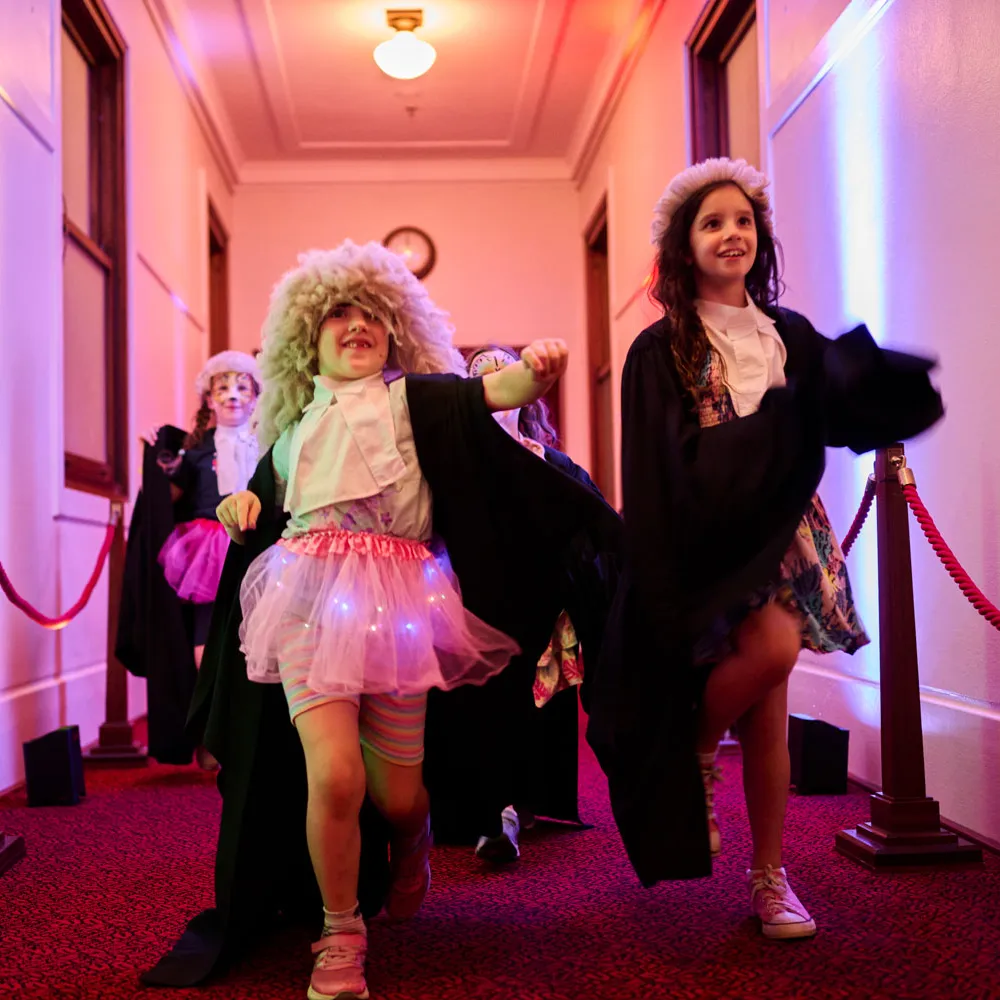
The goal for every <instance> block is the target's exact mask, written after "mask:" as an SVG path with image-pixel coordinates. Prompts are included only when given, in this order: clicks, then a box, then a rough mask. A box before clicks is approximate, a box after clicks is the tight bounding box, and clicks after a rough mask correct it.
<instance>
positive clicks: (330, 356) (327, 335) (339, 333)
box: [317, 302, 389, 379]
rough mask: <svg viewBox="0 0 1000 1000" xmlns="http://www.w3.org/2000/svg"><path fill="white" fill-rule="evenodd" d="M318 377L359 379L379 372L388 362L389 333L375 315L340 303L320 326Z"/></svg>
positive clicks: (345, 303)
mask: <svg viewBox="0 0 1000 1000" xmlns="http://www.w3.org/2000/svg"><path fill="white" fill-rule="evenodd" d="M317 352H318V354H319V373H320V375H328V376H330V377H332V378H342V379H358V378H365V377H367V376H368V375H374V374H375V373H376V372H380V371H382V369H383V368H384V367H385V364H386V361H387V360H388V358H389V333H388V331H387V330H386V328H385V324H384V323H382V321H381V320H379V319H376V317H375V315H374V313H372V312H370V311H369V310H367V309H363V308H362V307H361V306H357V305H353V304H350V303H347V302H340V303H338V304H337V305H335V306H334V307H333V309H331V310H330V313H329V315H328V316H327V317H326V319H324V320H323V322H322V323H321V324H320V328H319V338H318V341H317Z"/></svg>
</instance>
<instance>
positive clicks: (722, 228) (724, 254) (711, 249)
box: [688, 184, 757, 305]
mask: <svg viewBox="0 0 1000 1000" xmlns="http://www.w3.org/2000/svg"><path fill="white" fill-rule="evenodd" d="M688 239H689V241H690V245H691V256H692V258H693V260H694V268H695V284H696V286H697V289H698V297H699V298H702V299H710V300H715V301H725V300H727V299H732V300H733V301H731V302H729V304H730V305H742V304H743V301H744V296H745V293H744V285H745V279H746V276H747V274H748V273H749V271H750V268H751V267H753V262H754V260H755V258H756V256H757V225H756V222H755V220H754V214H753V207H752V206H751V204H750V200H749V199H748V198H747V196H746V195H745V194H744V193H743V192H742V191H741V190H740V189H739V188H738V187H737V186H736V185H735V184H726V185H724V186H722V187H719V188H716V189H715V190H714V191H711V192H709V194H708V195H706V197H705V200H704V201H703V202H702V203H701V207H700V208H699V209H698V214H697V215H696V216H695V219H694V222H693V223H692V225H691V230H690V233H689V234H688Z"/></svg>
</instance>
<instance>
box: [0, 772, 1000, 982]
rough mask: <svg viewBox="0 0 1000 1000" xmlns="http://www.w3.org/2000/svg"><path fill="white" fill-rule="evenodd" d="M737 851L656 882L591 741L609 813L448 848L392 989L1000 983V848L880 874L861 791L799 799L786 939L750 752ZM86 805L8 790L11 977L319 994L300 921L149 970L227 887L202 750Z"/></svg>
mask: <svg viewBox="0 0 1000 1000" xmlns="http://www.w3.org/2000/svg"><path fill="white" fill-rule="evenodd" d="M724 769H725V773H726V781H725V784H724V785H723V786H722V788H721V795H720V800H719V814H720V819H721V821H722V825H723V836H724V854H723V858H722V861H721V862H720V863H719V864H718V866H717V871H716V874H715V877H714V878H712V879H711V880H706V881H701V882H697V883H687V884H671V885H663V886H659V887H657V888H656V889H654V890H651V891H646V890H643V889H642V888H641V887H640V886H639V885H638V884H637V882H636V881H635V879H634V877H633V876H632V874H631V871H630V869H629V867H628V865H627V863H626V861H625V858H624V855H623V852H622V849H621V845H620V843H619V841H618V839H617V836H616V833H615V829H614V826H613V824H612V822H611V817H610V811H609V808H608V803H607V791H606V787H605V785H604V782H603V780H602V778H601V776H600V773H599V772H598V770H597V767H596V764H595V763H594V761H593V758H592V757H591V756H590V754H589V753H586V754H585V756H584V763H583V774H582V781H581V788H582V799H583V811H584V815H585V816H586V817H587V818H588V819H589V820H590V821H592V822H593V823H594V824H595V829H593V830H588V831H582V832H557V831H552V830H549V831H544V830H541V831H537V832H534V833H532V834H529V835H527V837H526V838H525V841H524V844H523V847H524V851H523V857H522V860H521V861H520V862H519V864H517V865H516V866H515V867H513V868H511V869H510V870H507V871H503V872H486V871H484V869H483V868H482V867H481V866H480V864H479V862H477V861H476V860H475V858H473V857H472V856H471V854H470V852H469V851H468V850H466V849H459V848H450V847H448V848H441V849H438V850H436V852H435V855H434V859H433V860H434V875H435V882H434V886H433V888H432V890H431V894H430V896H429V897H428V900H427V903H426V905H425V907H424V909H423V911H421V913H420V915H419V916H418V917H417V919H416V920H414V921H413V922H412V923H411V924H409V925H406V926H402V927H399V926H397V927H389V926H386V925H383V924H381V923H380V922H376V923H375V924H374V925H373V926H372V929H371V938H370V962H369V965H370V970H369V985H370V988H371V991H372V996H373V998H375V1000H431V998H433V1000H501V998H502V1000H584V998H586V1000H660V998H664V1000H665V998H671V1000H672V998H677V1000H685V998H691V1000H695V998H697V1000H707V998H726V1000H742V998H774V1000H785V998H795V1000H811V998H819V997H823V998H844V1000H848V998H849V1000H859V998H863V1000H915V998H935V1000H937V998H941V1000H945V998H947V1000H966V998H969V1000H972V998H982V1000H986V998H996V997H1000V858H997V857H995V856H990V857H989V859H988V861H987V864H986V867H985V869H984V870H982V871H978V872H976V871H962V872H951V873H946V874H915V875H896V876H875V875H872V874H869V873H867V872H865V871H862V870H861V869H859V868H857V867H856V866H855V865H854V864H852V863H851V862H849V861H847V860H845V859H843V858H841V857H840V856H839V855H837V854H836V853H834V850H833V835H834V833H835V831H836V830H838V829H840V828H841V827H843V826H848V825H852V824H853V823H854V822H856V821H857V820H858V819H863V818H865V816H866V814H867V806H866V802H865V799H864V797H863V796H861V795H848V796H841V797H828V798H802V799H793V800H792V802H791V807H790V814H789V823H788V837H787V841H788V865H789V869H790V873H791V874H792V875H793V878H794V881H793V884H794V886H795V887H796V889H797V890H798V892H799V895H800V896H801V897H802V899H803V900H804V901H805V902H806V904H807V905H808V906H809V907H810V908H811V909H812V912H813V915H814V916H815V918H816V920H817V923H818V924H819V927H820V933H819V935H818V936H817V937H816V938H815V939H814V940H812V941H804V942H796V943H786V944H781V943H776V942H768V941H765V940H764V939H762V938H761V937H760V936H759V933H758V931H757V929H756V928H755V926H754V923H753V921H752V920H751V919H750V917H749V916H748V915H747V912H746V903H745V899H744V890H743V883H742V871H743V865H744V862H745V859H746V857H747V846H748V831H747V826H746V822H745V820H744V818H743V816H742V810H741V795H740V793H739V765H738V763H737V762H736V761H735V760H733V759H731V758H730V759H727V760H726V761H724ZM87 782H88V796H87V799H86V801H85V803H83V804H81V805H80V806H77V807H72V808H62V809H30V810H29V809H28V808H26V806H25V805H24V799H23V795H20V794H14V795H11V796H8V797H7V798H6V799H4V800H0V829H6V830H7V831H8V832H17V833H21V834H23V835H24V837H25V838H26V840H27V844H28V856H27V857H26V858H25V859H24V860H22V861H21V862H19V863H18V864H17V865H16V866H15V867H14V868H13V869H11V870H10V871H9V872H8V873H7V874H6V875H4V876H2V877H0V997H4V998H10V1000H14V998H18V1000H21V998H24V1000H29V998H30V1000H41V998H66V1000H70V998H72V1000H98V998H99V1000H117V998H125V997H128V998H133V997H141V998H144V1000H152V998H157V1000H173V998H177V1000H188V998H195V997H197V998H204V1000H214V998H223V997H224V998H227V1000H272V998H273V1000H278V998H296V1000H303V998H304V997H305V985H306V982H307V979H308V973H309V968H310V956H309V948H308V941H307V939H306V938H305V937H304V936H303V935H302V933H301V932H300V931H298V930H294V931H293V930H289V931H287V932H285V933H284V935H283V936H280V937H276V938H274V939H272V940H271V941H270V942H269V943H268V944H267V946H266V947H263V948H261V949H259V950H258V951H257V952H256V953H255V954H254V955H253V956H252V957H250V958H248V959H247V960H246V961H245V962H244V963H243V964H242V965H240V966H239V967H237V968H236V969H234V970H233V971H232V972H230V974H229V975H228V977H227V978H226V979H225V980H223V981H219V982H215V983H212V984H210V985H209V986H208V987H206V988H202V989H191V990H177V991H161V990H149V989H142V988H140V986H139V983H138V980H137V974H138V972H139V971H140V970H141V969H144V968H147V967H148V966H150V965H152V964H153V962H154V961H155V960H156V959H157V957H158V956H159V955H160V954H161V953H162V952H163V951H164V950H165V949H166V948H167V947H168V945H169V944H170V943H171V942H172V941H173V940H174V939H175V938H176V937H177V936H178V935H179V934H180V932H181V930H182V928H183V926H184V924H185V922H186V920H187V918H188V917H190V916H191V915H193V914H194V913H195V912H197V911H198V910H200V909H201V908H203V907H205V906H206V905H209V904H210V902H211V881H210V878H211V864H212V853H213V850H214V838H215V824H216V819H217V813H218V804H217V798H216V792H215V788H214V785H213V783H212V780H211V779H210V778H208V777H206V776H204V775H202V774H201V773H199V772H197V771H196V770H194V769H193V768H178V767H160V766H151V767H150V768H149V769H147V770H140V771H124V772H118V773H113V772H95V771H90V772H88V775H87Z"/></svg>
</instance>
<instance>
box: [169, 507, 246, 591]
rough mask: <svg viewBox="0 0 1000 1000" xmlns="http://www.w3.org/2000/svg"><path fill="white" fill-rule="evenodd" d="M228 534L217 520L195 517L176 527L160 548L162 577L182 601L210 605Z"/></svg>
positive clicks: (225, 549)
mask: <svg viewBox="0 0 1000 1000" xmlns="http://www.w3.org/2000/svg"><path fill="white" fill-rule="evenodd" d="M228 550H229V535H227V534H226V529H225V528H223V527H222V525H221V524H219V522H218V521H210V520H209V519H208V518H205V517H199V518H197V519H196V520H194V521H185V522H184V524H178V525H177V527H176V528H174V530H173V531H172V532H171V533H170V537H169V538H168V539H167V540H166V541H165V542H164V543H163V548H162V549H160V556H159V562H160V565H161V566H162V567H163V575H164V576H165V577H166V579H167V583H169V584H170V586H171V587H173V588H174V590H176V591H177V596H178V597H179V598H180V599H181V600H182V601H191V602H192V603H193V604H211V603H212V601H214V600H215V595H216V593H217V592H218V590H219V579H220V578H221V577H222V564H223V563H224V562H225V561H226V552H227V551H228Z"/></svg>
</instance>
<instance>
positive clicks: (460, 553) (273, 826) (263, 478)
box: [142, 375, 621, 986]
mask: <svg viewBox="0 0 1000 1000" xmlns="http://www.w3.org/2000/svg"><path fill="white" fill-rule="evenodd" d="M407 397H408V402H409V410H410V418H411V422H412V425H413V434H414V441H415V444H416V449H417V457H418V461H419V462H420V467H421V470H422V472H423V475H424V477H425V478H426V479H427V481H428V483H429V485H430V489H431V494H432V497H433V503H434V532H435V534H436V535H437V536H439V537H440V538H441V539H442V540H443V541H444V543H445V545H446V546H447V549H448V555H449V558H450V560H451V564H452V567H453V569H454V571H455V574H456V575H457V577H458V579H459V581H460V584H461V591H462V599H463V603H464V604H465V606H466V607H467V608H468V609H469V610H470V611H471V612H472V613H473V614H475V615H477V616H478V617H480V618H482V619H483V620H484V621H486V622H488V623H489V624H490V625H492V626H494V627H495V628H498V629H501V630H502V631H504V632H506V633H507V634H508V635H510V636H512V637H513V638H514V639H515V640H516V641H517V642H518V643H519V644H520V646H521V648H522V650H523V651H524V656H525V657H526V658H528V659H530V658H531V657H532V656H533V657H534V660H533V661H532V662H536V661H537V659H538V657H539V656H540V654H541V653H542V651H543V650H544V648H545V645H546V643H547V642H548V638H549V636H550V634H551V631H552V625H553V623H554V622H555V620H556V617H557V616H558V614H559V612H560V611H562V610H563V608H566V609H567V610H568V611H569V612H570V615H571V617H572V618H573V621H574V622H580V623H582V626H583V627H582V628H581V629H580V630H579V631H580V640H581V644H582V645H583V646H584V648H586V649H593V650H594V651H595V655H596V652H597V650H599V648H600V640H601V636H602V634H603V623H604V620H605V618H606V615H607V610H608V606H609V603H610V592H609V589H608V588H609V583H610V581H611V580H612V577H611V576H610V575H609V574H607V573H606V572H605V568H606V567H613V566H614V565H615V561H616V559H617V554H618V547H619V545H620V541H621V533H620V522H619V520H618V517H617V515H616V514H615V513H614V512H613V511H611V510H610V508H608V507H607V505H606V504H604V503H603V501H602V500H601V499H600V498H599V497H597V496H595V495H594V494H593V493H592V492H591V491H590V490H588V489H586V488H585V487H583V486H581V485H580V484H579V483H578V482H576V481H574V480H573V479H572V478H571V477H570V476H567V475H565V474H564V473H562V472H560V471H559V470H558V469H556V468H554V467H552V466H550V465H549V464H548V463H546V462H542V461H539V459H538V458H537V456H534V455H532V454H531V453H530V452H528V451H527V450H526V449H524V448H523V447H522V446H521V445H520V444H518V443H517V442H515V441H514V440H513V439H512V438H511V437H510V436H509V435H508V434H507V433H506V432H505V431H504V430H503V429H502V428H501V427H500V426H499V425H498V424H497V422H496V421H495V420H494V419H493V417H492V414H491V413H490V411H489V409H488V408H487V406H486V402H485V399H484V396H483V390H482V382H481V380H480V379H460V378H458V377H456V376H447V375H439V376H430V375H425V376H407ZM248 488H249V489H250V490H252V491H253V492H254V493H255V494H256V495H257V496H258V497H259V499H260V501H261V515H260V518H259V519H258V522H257V528H256V530H255V531H253V532H250V533H248V536H247V544H246V545H245V546H238V545H230V547H229V553H228V556H227V559H226V565H225V568H224V570H223V575H222V581H221V583H220V585H219V595H218V597H217V599H216V602H215V613H214V616H213V620H212V629H211V633H210V635H209V640H208V644H207V646H206V648H205V654H204V657H203V659H202V668H201V670H200V672H199V675H198V683H197V688H196V691H195V696H194V701H193V704H192V708H191V717H190V725H191V730H192V732H193V734H194V736H195V738H201V741H202V742H204V744H205V746H206V747H207V748H208V749H209V750H210V751H211V752H212V753H213V754H214V755H215V756H216V758H217V759H218V760H219V762H220V763H221V765H222V770H221V773H220V780H219V787H220V791H221V792H222V800H223V810H222V821H221V828H220V831H219V841H218V848H217V852H216V865H215V906H214V907H213V908H212V909H210V910H206V911H204V912H203V913H201V914H199V915H198V916H196V917H195V918H194V919H193V920H192V921H191V922H190V924H189V925H188V928H187V930H186V931H185V933H184V935H183V936H182V938H181V939H180V940H179V941H178V942H177V944H176V945H175V946H174V947H173V948H172V949H171V951H170V952H169V953H168V954H167V955H166V956H164V958H163V959H161V960H160V962H159V963H158V964H157V966H156V967H155V968H153V969H152V970H150V971H149V972H147V973H145V974H144V975H143V976H142V980H143V982H145V983H146V984H147V985H161V986H188V985H193V984H195V983H198V982H201V981H202V980H203V979H205V978H206V977H207V976H208V975H210V974H211V973H212V972H214V971H216V970H217V969H218V968H219V967H220V966H221V965H222V964H224V963H225V962H226V961H227V960H229V959H231V958H232V957H234V956H235V955H237V954H239V953H241V952H243V951H245V950H246V948H247V946H248V945H249V943H250V942H251V941H252V940H254V938H255V937H256V936H258V935H259V934H261V933H265V932H266V931H267V929H268V928H269V927H270V926H271V925H272V924H273V921H274V919H275V917H276V915H277V914H278V913H279V911H280V912H281V913H283V914H284V915H286V916H288V917H294V916H297V915H298V916H304V917H305V918H306V919H310V920H313V921H315V922H316V923H317V926H316V928H315V929H316V931H317V932H318V930H319V927H318V914H319V913H320V912H321V911H320V901H319V892H318V888H317V886H316V880H315V877H314V876H313V873H312V868H311V865H310V863H309V856H308V852H307V849H306V839H305V810H306V777H305V763H304V759H303V755H302V749H301V745H300V743H299V740H298V736H297V735H296V732H295V729H294V728H293V726H292V725H291V724H290V722H289V719H288V708H287V705H286V702H285V697H284V694H283V692H282V689H281V686H280V685H273V684H256V683H253V682H251V681H250V680H249V679H248V678H247V674H246V662H245V660H244V658H243V656H242V655H241V654H240V652H239V637H238V628H239V624H240V621H241V609H240V602H239V586H240V582H241V581H242V579H243V576H244V574H245V572H246V569H247V567H248V566H249V564H250V562H251V561H252V560H253V559H254V558H255V557H256V556H257V555H258V554H259V553H260V552H262V551H264V549H266V548H267V547H268V546H269V545H271V544H273V543H274V542H275V541H276V540H277V539H278V537H280V534H281V531H282V528H283V525H284V523H285V515H284V514H283V512H281V511H280V510H279V509H278V508H277V506H276V504H275V483H274V472H273V467H272V465H271V455H270V452H269V453H268V454H267V455H265V456H264V458H263V459H262V460H261V463H260V465H259V466H258V467H257V472H256V474H255V475H254V477H253V479H252V480H251V482H250V484H249V487H248ZM527 690H528V691H529V692H530V684H529V685H528V688H527ZM432 725H433V717H432V714H431V711H430V709H429V710H428V742H427V758H426V770H425V773H426V774H427V782H428V788H431V785H432V783H433V784H434V786H435V787H434V788H433V789H432V795H436V796H437V802H436V803H435V804H434V806H432V808H433V809H434V810H435V816H437V815H439V813H438V812H437V810H438V807H439V805H441V802H442V798H443V799H448V798H450V797H452V796H456V797H464V796H465V794H466V792H467V791H468V790H469V789H468V786H467V785H465V784H455V783H454V782H453V781H452V780H451V779H452V775H450V774H449V773H447V767H446V766H445V768H444V770H445V773H444V774H442V772H441V771H440V770H439V771H438V773H437V774H436V775H435V768H436V766H437V764H439V763H442V762H444V764H445V765H446V762H447V760H448V759H449V758H450V757H456V758H458V757H462V755H463V754H464V753H465V748H464V747H463V746H462V745H461V744H460V742H459V741H458V740H457V739H455V738H454V736H447V735H445V738H444V739H442V740H439V741H436V742H435V740H434V737H433V735H432ZM202 737H203V738H202ZM480 777H482V778H484V781H483V784H487V783H488V781H489V780H491V776H489V775H480ZM476 787H478V786H476ZM487 798H488V801H489V804H490V807H491V808H492V805H493V803H494V802H495V801H499V800H500V798H502V796H501V795H499V794H493V795H490V796H488V797H487ZM506 804H507V803H506V802H503V803H501V808H502V806H503V805H506ZM442 808H445V807H444V806H442ZM361 829H362V854H361V873H360V880H359V901H360V903H361V907H362V911H363V912H364V913H365V914H366V915H373V914H375V913H377V912H378V910H379V909H380V908H381V906H382V902H383V900H384V897H385V892H386V888H387V884H388V883H387V880H388V860H387V849H388V830H387V827H386V825H385V823H384V822H383V821H382V819H381V817H380V816H379V815H378V814H377V813H376V812H375V810H374V809H373V808H372V807H371V806H370V804H368V803H366V805H365V807H364V808H363V810H362V816H361Z"/></svg>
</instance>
